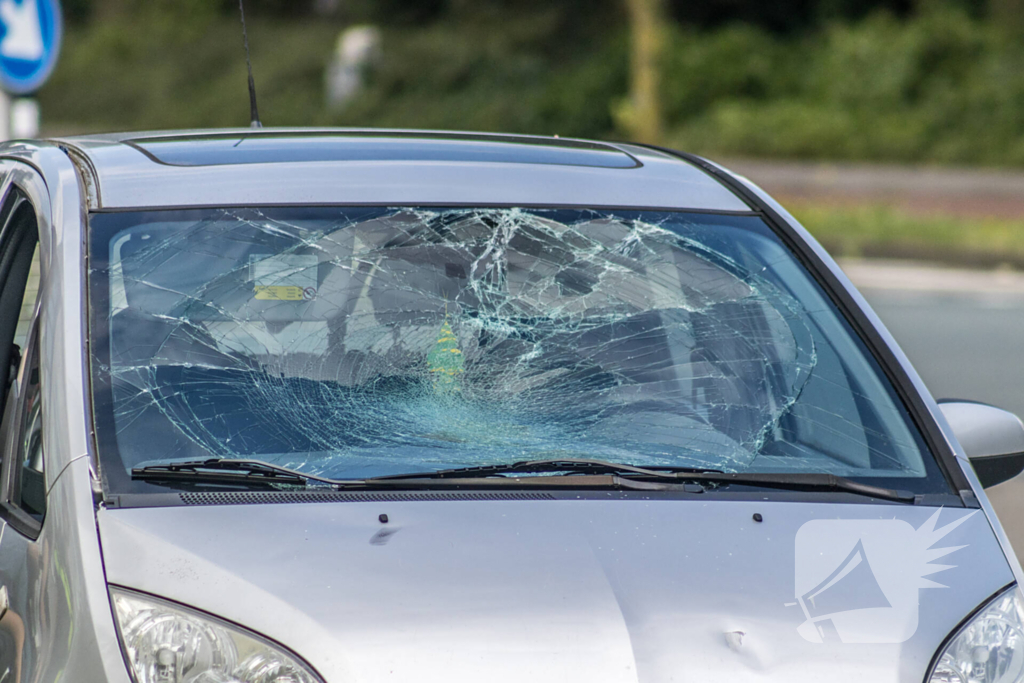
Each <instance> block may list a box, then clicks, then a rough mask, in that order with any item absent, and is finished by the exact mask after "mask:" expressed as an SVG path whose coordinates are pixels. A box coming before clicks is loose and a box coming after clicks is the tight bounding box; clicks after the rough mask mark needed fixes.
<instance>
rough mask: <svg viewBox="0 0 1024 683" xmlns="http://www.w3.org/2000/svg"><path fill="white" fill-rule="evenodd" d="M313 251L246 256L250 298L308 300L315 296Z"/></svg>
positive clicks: (262, 299) (316, 261)
mask: <svg viewBox="0 0 1024 683" xmlns="http://www.w3.org/2000/svg"><path fill="white" fill-rule="evenodd" d="M317 265H318V259H317V256H316V254H277V255H273V256H267V255H263V254H254V255H252V256H250V260H249V273H250V279H251V280H252V281H253V298H255V299H259V300H261V301H309V300H310V299H314V298H316V284H317V282H316V281H317Z"/></svg>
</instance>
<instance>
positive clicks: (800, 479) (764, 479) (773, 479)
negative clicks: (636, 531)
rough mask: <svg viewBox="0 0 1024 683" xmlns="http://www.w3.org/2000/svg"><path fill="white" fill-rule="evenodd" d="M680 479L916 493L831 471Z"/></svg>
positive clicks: (908, 499) (895, 495) (905, 497)
mask: <svg viewBox="0 0 1024 683" xmlns="http://www.w3.org/2000/svg"><path fill="white" fill-rule="evenodd" d="M678 476H679V478H680V479H686V480H689V481H694V482H698V483H700V482H708V483H714V484H739V485H749V486H764V487H770V488H780V489H788V490H795V491H799V490H805V491H841V492H844V493H854V494H857V495H861V496H868V497H869V498H879V499H881V500H892V501H896V502H900V503H913V502H914V501H915V500H916V496H915V494H914V493H913V492H912V491H901V490H898V489H889V488H884V487H882V486H874V485H872V484H863V483H861V482H859V481H854V480H853V479H849V478H847V477H840V476H838V475H835V474H825V473H818V472H794V473H781V472H780V473H776V472H746V473H744V472H737V473H736V474H720V473H715V474H711V473H694V474H689V475H687V474H680V475H678Z"/></svg>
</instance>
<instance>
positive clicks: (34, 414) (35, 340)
mask: <svg viewBox="0 0 1024 683" xmlns="http://www.w3.org/2000/svg"><path fill="white" fill-rule="evenodd" d="M20 374H21V385H22V392H21V400H20V401H19V405H18V406H17V412H18V413H20V415H19V416H18V418H19V419H18V420H17V422H18V423H19V424H20V427H21V429H20V433H19V435H18V436H17V438H16V441H15V443H14V449H13V450H14V454H16V457H15V458H14V459H13V461H12V463H11V464H12V465H13V471H12V472H11V489H10V490H11V495H10V498H9V500H10V502H11V504H13V505H15V506H17V507H19V508H21V509H22V510H23V511H24V512H26V513H27V514H28V515H29V516H30V517H32V518H33V519H35V520H36V521H37V522H40V523H41V522H42V521H43V515H44V514H45V513H46V477H45V469H44V460H43V410H42V409H43V406H42V400H41V399H42V391H40V372H39V332H38V328H36V330H35V331H34V333H33V335H32V338H31V341H30V343H29V345H28V347H27V349H26V356H25V362H24V363H23V368H22V371H21V373H20Z"/></svg>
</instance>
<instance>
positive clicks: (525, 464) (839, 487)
mask: <svg viewBox="0 0 1024 683" xmlns="http://www.w3.org/2000/svg"><path fill="white" fill-rule="evenodd" d="M545 472H551V473H554V472H567V473H574V474H613V475H617V476H615V477H614V478H615V479H618V480H625V481H643V480H645V479H646V480H650V479H655V480H657V481H660V482H663V483H669V482H672V481H676V482H687V483H692V484H725V485H728V484H737V485H746V486H760V487H766V488H778V489H787V490H796V491H841V492H844V493H853V494H857V495H861V496H867V497H869V498H878V499H881V500H891V501H896V502H907V503H912V502H914V500H915V495H914V493H913V492H911V491H900V490H897V489H890V488H884V487H881V486H873V485H871V484H863V483H861V482H858V481H854V480H853V479H849V478H847V477H840V476H837V475H834V474H825V473H817V472H810V473H775V472H750V473H742V472H739V473H735V474H730V473H725V472H723V471H721V470H715V469H710V468H707V469H705V468H697V467H668V466H666V467H662V466H654V467H637V466H635V465H628V464H625V463H613V462H607V461H604V460H589V459H573V458H565V459H559V460H524V461H521V462H515V463H508V464H501V465H484V466H479V467H460V468H458V469H450V470H437V471H434V472H420V473H411V474H392V475H386V476H382V477H372V478H370V479H364V480H363V481H364V482H365V483H366V484H374V483H378V482H379V483H385V482H392V483H396V482H399V481H405V482H410V481H417V480H423V479H427V480H446V479H448V480H450V479H460V480H467V479H473V478H478V477H480V478H486V477H494V476H495V475H506V476H502V477H497V479H498V481H500V480H501V479H502V478H507V475H509V474H517V473H522V474H528V473H529V474H535V473H545ZM545 479H552V480H553V481H551V482H550V483H551V484H553V485H557V483H558V480H559V479H562V478H561V477H545ZM516 482H517V483H522V480H521V479H516Z"/></svg>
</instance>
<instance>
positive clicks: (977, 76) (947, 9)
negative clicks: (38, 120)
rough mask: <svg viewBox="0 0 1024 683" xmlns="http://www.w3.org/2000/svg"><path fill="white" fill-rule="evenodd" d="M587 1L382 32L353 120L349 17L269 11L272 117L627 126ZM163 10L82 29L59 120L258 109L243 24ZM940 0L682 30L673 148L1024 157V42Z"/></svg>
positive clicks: (149, 125)
mask: <svg viewBox="0 0 1024 683" xmlns="http://www.w3.org/2000/svg"><path fill="white" fill-rule="evenodd" d="M190 1H191V2H193V3H199V4H200V5H201V4H202V0H190ZM581 3H582V0H579V2H576V4H572V3H565V2H563V3H542V2H537V3H534V4H532V5H530V7H531V8H532V9H531V10H530V11H528V12H527V11H513V10H514V9H515V8H517V7H518V8H519V9H520V10H522V8H523V6H521V5H517V4H516V3H512V4H510V5H509V6H508V8H507V9H505V10H503V9H502V7H504V5H503V4H502V3H499V2H495V3H489V4H485V5H481V7H483V8H484V9H486V11H483V9H480V10H479V11H476V12H475V13H474V12H469V11H468V10H467V11H465V12H461V13H459V12H451V13H448V14H447V15H445V18H442V19H438V20H435V21H430V22H427V23H425V24H422V25H419V26H415V25H413V23H410V22H404V23H403V22H396V23H392V24H389V25H385V26H384V27H383V30H384V58H383V60H382V62H381V63H380V64H379V65H378V66H377V68H376V69H375V70H374V71H373V73H371V74H370V75H369V83H368V86H367V88H366V89H365V91H364V93H363V94H362V96H361V97H360V98H359V99H358V100H356V101H355V102H353V103H352V104H351V105H350V106H349V107H348V108H347V109H345V110H344V111H342V112H340V113H336V112H331V111H329V110H328V109H327V108H326V107H325V104H324V100H323V88H324V85H323V84H324V71H325V68H326V65H327V62H328V60H329V59H330V55H331V53H332V51H333V49H334V44H335V41H336V39H337V36H338V33H339V31H340V30H341V29H342V28H343V27H344V26H343V24H342V23H341V22H340V20H329V19H320V20H316V19H313V18H304V19H303V18H298V19H290V20H284V19H278V20H271V19H269V18H267V17H266V16H264V17H262V18H260V17H257V18H256V19H254V20H253V21H252V23H251V25H250V39H251V43H252V48H253V68H254V71H255V75H256V81H257V86H258V91H259V96H260V111H261V114H262V115H263V119H264V122H265V123H266V124H268V125H328V124H335V125H353V126H399V127H425V128H449V129H463V130H502V131H509V132H527V133H538V134H555V133H557V134H559V135H563V136H570V135H574V136H583V137H597V138H619V139H621V138H622V137H625V133H624V132H623V131H621V130H616V128H615V122H614V120H613V118H612V115H611V111H612V109H613V107H614V106H615V104H616V103H618V102H621V101H622V99H623V98H624V97H625V96H626V94H627V92H628V82H627V77H628V68H627V66H628V65H627V60H628V55H629V49H628V48H629V45H628V32H627V30H626V27H625V26H624V25H623V21H622V20H621V17H619V16H618V15H616V14H615V13H614V12H613V11H609V10H606V11H604V12H603V13H601V12H594V13H589V14H588V13H585V12H583V13H581V12H579V11H578V7H577V5H579V6H582V4H585V3H582V4H581ZM166 5H167V3H166V2H160V3H157V2H154V3H150V4H146V5H144V7H145V8H148V9H141V10H138V11H136V12H134V13H132V14H127V15H124V16H122V17H120V18H119V19H114V20H111V21H103V22H101V21H94V22H92V23H89V24H85V25H71V26H69V28H68V32H67V38H66V42H65V49H64V54H63V56H62V57H61V61H60V63H59V64H58V67H57V70H56V71H55V73H54V75H53V78H52V79H51V80H50V82H49V83H48V84H47V85H46V86H45V87H44V88H43V90H42V91H41V92H40V93H39V98H40V103H41V106H42V111H43V119H44V131H47V132H57V133H61V132H85V131H98V130H110V129H134V130H139V129H153V128H179V127H207V126H231V125H245V124H246V123H247V122H248V98H247V95H246V91H245V83H246V78H245V64H244V61H243V53H242V49H241V36H240V31H239V26H238V22H237V20H235V19H234V18H233V17H228V16H225V15H222V14H220V13H218V12H210V13H207V14H203V13H199V12H196V13H189V15H188V18H187V19H185V18H182V17H181V15H180V13H178V14H175V13H174V12H169V11H168V10H167V6H166ZM602 6H604V5H602ZM573 7H576V9H574V10H573V11H569V10H570V9H572V8H573ZM936 7H938V9H934V10H930V11H927V12H923V13H921V14H919V15H917V16H915V17H912V18H909V19H900V18H896V17H895V16H893V15H890V14H886V13H877V14H873V15H870V16H868V17H866V18H864V19H862V20H859V21H856V22H846V23H831V24H826V25H825V26H824V27H823V28H820V29H817V30H815V31H813V32H810V33H805V34H790V35H787V36H780V35H778V34H772V33H769V32H767V31H765V30H763V29H759V28H756V27H753V26H750V25H742V24H737V25H732V26H726V27H723V28H719V29H715V30H711V31H697V30H695V29H693V28H687V27H685V26H682V25H673V26H671V27H669V31H668V34H669V40H668V47H667V53H666V55H665V61H664V64H663V78H662V84H663V97H662V100H663V106H664V109H665V120H666V122H667V126H668V131H669V132H668V135H667V138H668V139H667V140H666V142H667V143H669V144H672V145H676V146H679V147H682V148H686V149H689V150H692V151H697V152H703V153H706V154H710V155H715V154H727V155H754V156H776V157H780V156H781V157H799V158H820V159H864V160H868V159H870V160H892V161H904V162H936V163H977V164H993V165H1024V46H1022V44H1021V43H1020V42H1019V41H1018V42H1015V41H1012V40H1009V39H1008V38H1007V36H1006V35H1005V34H1004V32H1003V31H1000V30H999V27H996V26H992V25H989V24H988V23H986V22H985V21H983V20H982V19H979V18H976V17H972V16H970V15H968V14H966V13H965V12H963V11H958V10H956V9H955V8H952V7H953V6H951V5H946V4H942V3H939V4H937V5H936ZM567 8H568V9H567Z"/></svg>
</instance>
